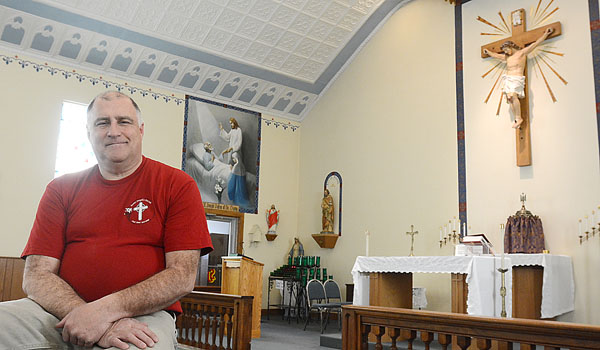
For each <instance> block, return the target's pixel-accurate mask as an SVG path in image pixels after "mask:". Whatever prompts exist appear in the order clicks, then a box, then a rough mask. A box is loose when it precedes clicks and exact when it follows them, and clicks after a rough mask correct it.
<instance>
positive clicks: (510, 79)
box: [483, 28, 554, 129]
mask: <svg viewBox="0 0 600 350" xmlns="http://www.w3.org/2000/svg"><path fill="white" fill-rule="evenodd" d="M553 31H554V29H552V28H548V29H546V30H545V31H544V34H542V36H541V37H539V38H538V39H537V40H536V41H535V42H533V43H531V45H529V46H527V47H525V48H523V49H522V48H520V47H519V46H518V45H517V44H515V43H514V42H512V41H506V42H504V43H503V44H502V46H501V47H500V49H501V50H502V52H504V54H499V53H496V52H492V51H490V50H488V49H484V50H483V53H484V54H486V55H489V56H491V57H494V58H497V59H499V60H502V61H505V62H506V74H504V75H503V76H502V85H501V88H502V93H503V94H504V95H505V96H506V102H507V103H508V104H509V105H510V109H511V111H512V112H513V114H514V116H515V122H514V123H513V128H515V129H516V128H519V127H520V126H521V124H522V123H523V118H522V117H521V102H520V101H519V99H520V98H524V97H525V76H524V73H525V72H524V71H525V64H526V63H527V55H528V54H530V53H531V52H532V51H533V49H535V48H536V47H537V46H538V45H539V44H541V43H542V42H543V41H544V40H546V38H548V36H549V35H550V34H552V32H553Z"/></svg>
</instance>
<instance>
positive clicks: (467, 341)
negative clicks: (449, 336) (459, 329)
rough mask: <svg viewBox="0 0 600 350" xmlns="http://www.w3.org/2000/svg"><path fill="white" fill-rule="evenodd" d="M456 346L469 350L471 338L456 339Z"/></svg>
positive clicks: (458, 337)
mask: <svg viewBox="0 0 600 350" xmlns="http://www.w3.org/2000/svg"><path fill="white" fill-rule="evenodd" d="M456 345H458V346H459V347H460V348H461V349H462V350H467V349H468V348H469V346H471V338H470V337H462V336H457V337H456Z"/></svg>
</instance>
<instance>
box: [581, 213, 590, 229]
mask: <svg viewBox="0 0 600 350" xmlns="http://www.w3.org/2000/svg"><path fill="white" fill-rule="evenodd" d="M583 218H584V219H585V232H589V231H588V229H589V228H590V227H589V226H588V216H587V215H586V216H584V217H583Z"/></svg>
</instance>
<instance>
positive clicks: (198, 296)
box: [177, 292, 254, 350]
mask: <svg viewBox="0 0 600 350" xmlns="http://www.w3.org/2000/svg"><path fill="white" fill-rule="evenodd" d="M253 299H254V297H252V296H239V295H229V294H217V293H208V292H191V293H190V294H188V295H186V296H185V297H183V298H181V299H180V300H179V301H180V302H181V307H182V309H183V314H182V315H179V316H178V317H177V333H178V337H177V341H178V342H179V343H180V344H184V345H187V346H191V347H193V348H200V349H232V350H250V342H251V340H252V337H251V335H252V302H253ZM229 335H231V336H229ZM180 347H181V348H182V349H186V348H188V347H186V346H181V345H180Z"/></svg>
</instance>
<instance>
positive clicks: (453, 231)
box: [452, 230, 456, 244]
mask: <svg viewBox="0 0 600 350" xmlns="http://www.w3.org/2000/svg"><path fill="white" fill-rule="evenodd" d="M452 242H454V244H456V230H452Z"/></svg>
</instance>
